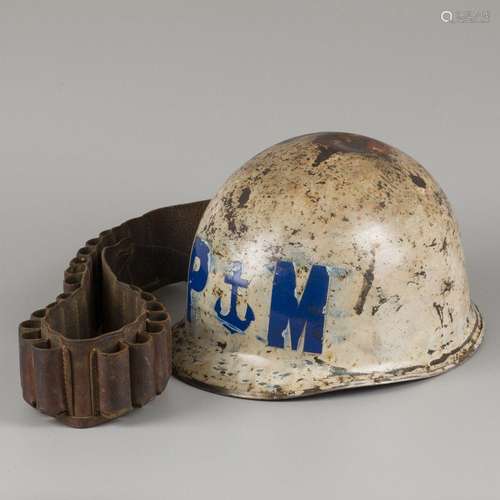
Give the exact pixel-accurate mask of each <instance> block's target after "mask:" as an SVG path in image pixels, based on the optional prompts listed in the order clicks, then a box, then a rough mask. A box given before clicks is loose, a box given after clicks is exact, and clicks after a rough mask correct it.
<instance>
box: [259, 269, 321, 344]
mask: <svg viewBox="0 0 500 500" xmlns="http://www.w3.org/2000/svg"><path fill="white" fill-rule="evenodd" d="M328 283H329V276H328V272H327V270H326V267H325V266H320V265H313V266H312V267H311V270H310V272H309V276H308V278H307V282H306V285H305V287H304V291H303V293H302V297H301V298H300V302H299V301H298V300H297V298H296V296H295V289H296V286H297V285H296V276H295V269H294V265H293V262H287V261H278V263H277V264H276V270H275V273H274V280H273V291H272V296H271V312H270V315H269V328H268V333H267V343H268V345H270V346H272V347H281V348H284V340H285V339H284V332H285V331H286V330H287V329H288V330H289V333H290V343H291V347H292V349H293V350H297V347H298V344H299V340H300V338H301V336H302V335H304V339H303V340H304V347H303V351H304V352H311V353H321V351H322V350H323V329H324V324H325V306H326V300H327V295H328Z"/></svg>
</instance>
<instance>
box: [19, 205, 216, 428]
mask: <svg viewBox="0 0 500 500" xmlns="http://www.w3.org/2000/svg"><path fill="white" fill-rule="evenodd" d="M207 204H208V201H199V202H195V203H189V204H185V205H176V206H172V207H165V208H160V209H157V210H153V211H151V212H148V213H147V214H145V215H143V216H142V217H138V218H136V219H131V220H129V221H127V222H125V223H123V224H121V225H120V226H117V227H115V228H113V229H110V230H107V231H103V232H102V233H101V234H100V235H99V236H98V237H97V238H94V239H91V240H89V241H87V242H86V244H85V246H84V247H83V248H81V249H80V250H78V252H77V254H76V257H75V258H73V259H72V260H71V261H70V263H69V266H68V268H67V269H66V270H65V271H64V293H62V294H60V295H59V296H58V297H57V299H56V301H55V302H53V303H51V304H49V305H48V306H46V307H45V308H43V309H39V310H37V311H35V312H33V314H32V315H31V318H30V319H29V320H27V321H23V322H22V323H21V324H20V325H19V352H20V369H21V386H22V391H23V398H24V399H25V401H26V402H27V403H29V404H30V405H31V406H33V407H35V408H37V409H38V410H40V411H41V412H43V413H45V414H47V415H51V416H53V417H56V418H58V419H60V420H61V421H62V422H64V423H66V424H67V425H70V426H73V427H91V426H94V425H97V424H100V423H103V422H106V421H108V420H112V419H114V418H116V417H118V416H120V415H123V414H125V413H127V412H129V411H130V410H132V408H134V407H141V406H144V405H145V404H146V403H148V402H149V401H151V399H153V398H154V397H155V396H156V395H157V394H160V393H161V392H162V391H163V390H164V389H165V387H166V385H167V382H168V379H169V377H170V375H171V373H172V361H171V360H172V332H171V322H170V316H169V314H168V312H167V311H166V310H165V308H164V306H163V304H161V303H160V302H159V301H158V300H157V299H156V298H155V296H154V295H153V294H152V293H150V292H151V290H154V289H156V288H159V287H161V286H164V285H167V284H169V283H175V282H178V281H183V280H185V279H186V274H187V268H188V262H189V254H190V250H191V244H192V242H193V239H194V235H195V232H196V229H197V227H198V223H199V221H200V219H201V216H202V215H203V212H204V211H205V208H206V206H207Z"/></svg>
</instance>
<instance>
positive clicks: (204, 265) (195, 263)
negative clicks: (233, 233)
mask: <svg viewBox="0 0 500 500" xmlns="http://www.w3.org/2000/svg"><path fill="white" fill-rule="evenodd" d="M209 256H210V248H209V247H208V245H207V244H206V243H205V242H204V241H203V240H202V239H200V238H198V237H197V238H196V239H195V240H194V243H193V249H192V250H191V259H190V261H189V274H188V283H187V289H188V294H187V295H188V296H187V314H186V316H187V320H188V321H191V301H192V299H191V290H195V291H196V292H201V291H202V290H203V289H204V288H205V285H206V284H207V279H208V259H209ZM195 268H196V269H195Z"/></svg>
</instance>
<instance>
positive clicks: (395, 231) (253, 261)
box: [174, 132, 482, 399]
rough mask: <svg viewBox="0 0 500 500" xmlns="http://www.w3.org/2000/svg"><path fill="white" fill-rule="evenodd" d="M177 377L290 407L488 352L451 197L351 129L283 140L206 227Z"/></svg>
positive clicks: (249, 169)
mask: <svg viewBox="0 0 500 500" xmlns="http://www.w3.org/2000/svg"><path fill="white" fill-rule="evenodd" d="M186 316H187V317H186V321H185V323H184V324H183V325H180V326H178V327H177V328H176V330H175V333H174V341H175V349H174V369H175V371H176V374H177V375H178V376H180V377H181V378H183V379H185V380H187V381H188V382H191V383H194V384H197V385H201V386H202V387H205V388H207V389H210V390H214V391H217V392H222V393H228V394H232V395H237V396H243V397H252V398H259V399H282V398H289V397H298V396H303V395H307V394H313V393H318V392H322V391H330V390H334V389H339V388H345V387H355V386H364V385H372V384H376V383H388V382H396V381H400V380H409V379H414V378H422V377H428V376H431V375H436V374H438V373H441V372H442V371H444V370H446V369H448V368H450V367H452V366H454V365H456V364H457V363H459V362H460V361H461V360H462V359H464V358H465V357H467V356H468V355H469V354H470V353H471V352H473V351H474V349H475V348H476V347H477V346H478V345H479V342H480V340H481V333H482V320H481V317H480V315H479V312H478V310H477V309H476V308H475V306H474V305H473V304H471V301H470V297H469V286H468V282H467V275H466V271H465V267H464V257H463V252H462V246H461V243H460V237H459V231H458V227H457V224H456V221H455V218H454V216H453V213H452V210H451V207H450V205H449V203H448V200H447V199H446V196H445V194H444V193H443V191H442V190H441V188H440V187H439V186H438V184H437V183H436V181H435V180H434V179H433V178H432V177H431V175H430V174H429V173H428V172H427V171H426V170H425V169H424V168H423V167H422V166H421V165H419V164H418V163H417V162H416V161H415V160H413V159H412V158H411V157H409V156H408V155H406V154H405V153H403V152H401V151H399V150H397V149H395V148H393V147H391V146H389V145H387V144H384V143H382V142H380V141H377V140H374V139H370V138H368V137H364V136H360V135H355V134H349V133H332V132H325V133H315V134H308V135H304V136H300V137H296V138H293V139H290V140H287V141H284V142H281V143H279V144H276V145H274V146H272V147H270V148H268V149H266V150H265V151H263V152H261V153H260V154H258V155H257V156H255V157H253V158H252V159H250V160H249V161H248V162H247V163H245V164H244V165H243V166H242V167H241V168H240V169H239V170H237V171H236V172H235V173H234V174H233V175H232V176H231V177H230V178H229V179H228V180H227V181H226V183H225V184H224V185H223V187H222V189H221V190H220V191H219V193H218V194H217V196H216V197H215V198H214V199H213V200H212V201H211V202H210V204H209V205H208V208H207V210H206V212H205V214H204V216H203V218H202V220H201V222H200V224H199V227H198V231H197V236H196V239H195V242H194V245H193V250H192V254H191V262H190V270H189V278H188V310H187V315H186Z"/></svg>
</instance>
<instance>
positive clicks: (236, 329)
mask: <svg viewBox="0 0 500 500" xmlns="http://www.w3.org/2000/svg"><path fill="white" fill-rule="evenodd" d="M241 269H242V265H241V262H234V263H233V274H232V275H231V274H226V275H225V276H224V283H227V284H229V285H231V306H230V308H229V312H228V313H227V314H225V315H224V314H222V312H221V299H220V297H219V298H218V299H217V302H216V303H215V307H214V309H215V312H216V313H217V318H218V319H219V321H220V322H221V323H222V324H223V325H224V326H225V327H226V328H227V329H228V330H229V332H230V333H231V334H234V333H240V334H242V333H243V332H244V331H245V330H246V329H247V328H248V326H249V325H250V323H251V322H252V321H253V320H254V319H255V316H254V313H253V310H252V308H251V307H250V306H248V305H247V310H246V313H245V319H240V318H239V317H238V312H237V310H236V303H237V300H238V288H247V287H248V284H249V283H250V282H249V281H248V280H245V279H243V278H242V277H241Z"/></svg>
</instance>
